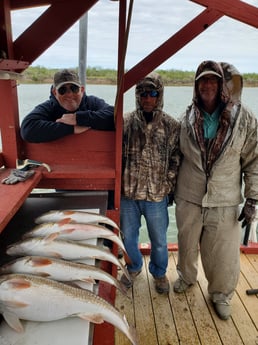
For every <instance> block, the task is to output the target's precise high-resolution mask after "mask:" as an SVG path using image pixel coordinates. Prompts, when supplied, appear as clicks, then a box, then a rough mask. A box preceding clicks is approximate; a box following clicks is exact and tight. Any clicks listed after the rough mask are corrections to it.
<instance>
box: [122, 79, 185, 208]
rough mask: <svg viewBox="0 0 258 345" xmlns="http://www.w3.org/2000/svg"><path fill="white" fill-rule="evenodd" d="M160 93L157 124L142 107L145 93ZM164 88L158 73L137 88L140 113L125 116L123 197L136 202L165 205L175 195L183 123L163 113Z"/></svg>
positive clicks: (144, 80)
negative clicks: (169, 197)
mask: <svg viewBox="0 0 258 345" xmlns="http://www.w3.org/2000/svg"><path fill="white" fill-rule="evenodd" d="M151 89H154V90H157V91H158V92H159V96H158V102H157V106H156V109H154V111H153V120H152V121H151V122H149V123H147V122H146V120H145V117H144V116H143V111H142V110H141V106H140V94H141V93H142V92H143V91H145V90H151ZM163 92H164V86H163V82H162V80H161V78H160V76H159V75H158V74H157V73H151V74H149V75H148V76H147V77H146V78H144V79H142V80H140V81H139V83H138V84H137V85H136V89H135V96H136V110H135V111H133V112H131V113H128V114H125V116H124V130H123V168H122V195H123V196H125V197H127V198H129V199H134V200H147V201H156V202H157V201H161V200H162V199H163V198H164V197H165V196H166V195H168V194H169V193H171V192H173V191H174V188H175V182H176V175H177V171H178V166H179V147H178V139H179V130H180V126H179V122H178V121H176V120H175V119H173V118H172V117H171V116H169V115H168V114H166V113H165V112H163V110H162V108H163Z"/></svg>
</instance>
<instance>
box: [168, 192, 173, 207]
mask: <svg viewBox="0 0 258 345" xmlns="http://www.w3.org/2000/svg"><path fill="white" fill-rule="evenodd" d="M173 203H174V193H169V194H168V206H172V205H173Z"/></svg>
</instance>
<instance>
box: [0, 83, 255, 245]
mask: <svg viewBox="0 0 258 345" xmlns="http://www.w3.org/2000/svg"><path fill="white" fill-rule="evenodd" d="M50 87H51V85H50V84H42V85H38V84H36V85H33V84H21V85H19V86H18V101H19V114H20V120H22V119H23V117H24V116H25V115H26V114H28V113H29V112H30V111H31V110H32V109H33V108H34V106H35V105H37V104H39V103H41V102H44V101H45V100H46V99H48V97H49V92H50ZM86 92H87V94H88V95H96V96H98V97H100V98H103V99H105V101H107V102H108V103H109V104H114V101H115V96H116V86H113V85H87V87H86ZM192 92H193V89H192V87H190V86H181V87H175V86H166V87H165V92H164V110H165V111H166V112H167V113H168V114H171V115H172V116H174V117H175V118H178V117H179V116H180V115H181V114H182V113H183V112H184V110H185V108H186V106H187V105H188V104H190V102H191V99H192ZM242 101H243V103H244V104H246V105H248V107H249V108H250V109H252V111H253V112H254V114H256V116H258V87H253V88H244V90H243V94H242ZM134 108H135V96H134V88H131V89H130V90H128V91H127V92H126V93H125V96H124V112H128V111H131V110H133V109H134ZM0 147H1V142H0ZM169 219H170V223H169V229H168V235H167V238H168V242H170V243H176V242H177V228H176V221H175V207H174V206H171V207H169ZM140 241H141V242H142V243H144V242H149V240H148V235H147V230H146V224H145V221H144V219H142V228H141V232H140Z"/></svg>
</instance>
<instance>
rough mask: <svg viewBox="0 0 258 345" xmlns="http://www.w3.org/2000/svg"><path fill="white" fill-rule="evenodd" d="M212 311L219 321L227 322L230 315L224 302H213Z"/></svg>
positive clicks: (227, 304) (228, 305)
mask: <svg viewBox="0 0 258 345" xmlns="http://www.w3.org/2000/svg"><path fill="white" fill-rule="evenodd" d="M213 306H214V310H215V312H216V314H217V315H218V317H219V318H220V319H221V320H227V319H228V318H229V317H230V315H231V310H230V309H231V308H230V304H229V303H228V302H226V301H219V302H213Z"/></svg>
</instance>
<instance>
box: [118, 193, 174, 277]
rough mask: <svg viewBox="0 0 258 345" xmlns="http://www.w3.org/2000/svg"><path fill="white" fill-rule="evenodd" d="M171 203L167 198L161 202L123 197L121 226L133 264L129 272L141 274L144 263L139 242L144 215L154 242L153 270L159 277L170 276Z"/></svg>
mask: <svg viewBox="0 0 258 345" xmlns="http://www.w3.org/2000/svg"><path fill="white" fill-rule="evenodd" d="M167 204H168V199H167V197H165V198H164V199H163V200H162V201H160V202H152V201H145V200H132V199H127V198H124V197H122V199H121V208H120V222H121V224H120V225H121V231H122V236H123V241H124V245H125V248H126V251H127V254H128V256H129V258H130V259H131V263H130V264H127V269H128V271H129V272H136V271H140V270H141V268H142V264H143V260H142V254H141V252H140V250H139V244H138V242H139V230H140V227H141V216H144V218H145V220H146V224H147V230H148V235H149V239H150V242H151V254H150V263H149V271H150V273H151V274H152V275H153V276H154V277H157V278H159V277H162V276H164V275H165V274H166V270H167V265H168V249H167V228H168V209H167Z"/></svg>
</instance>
